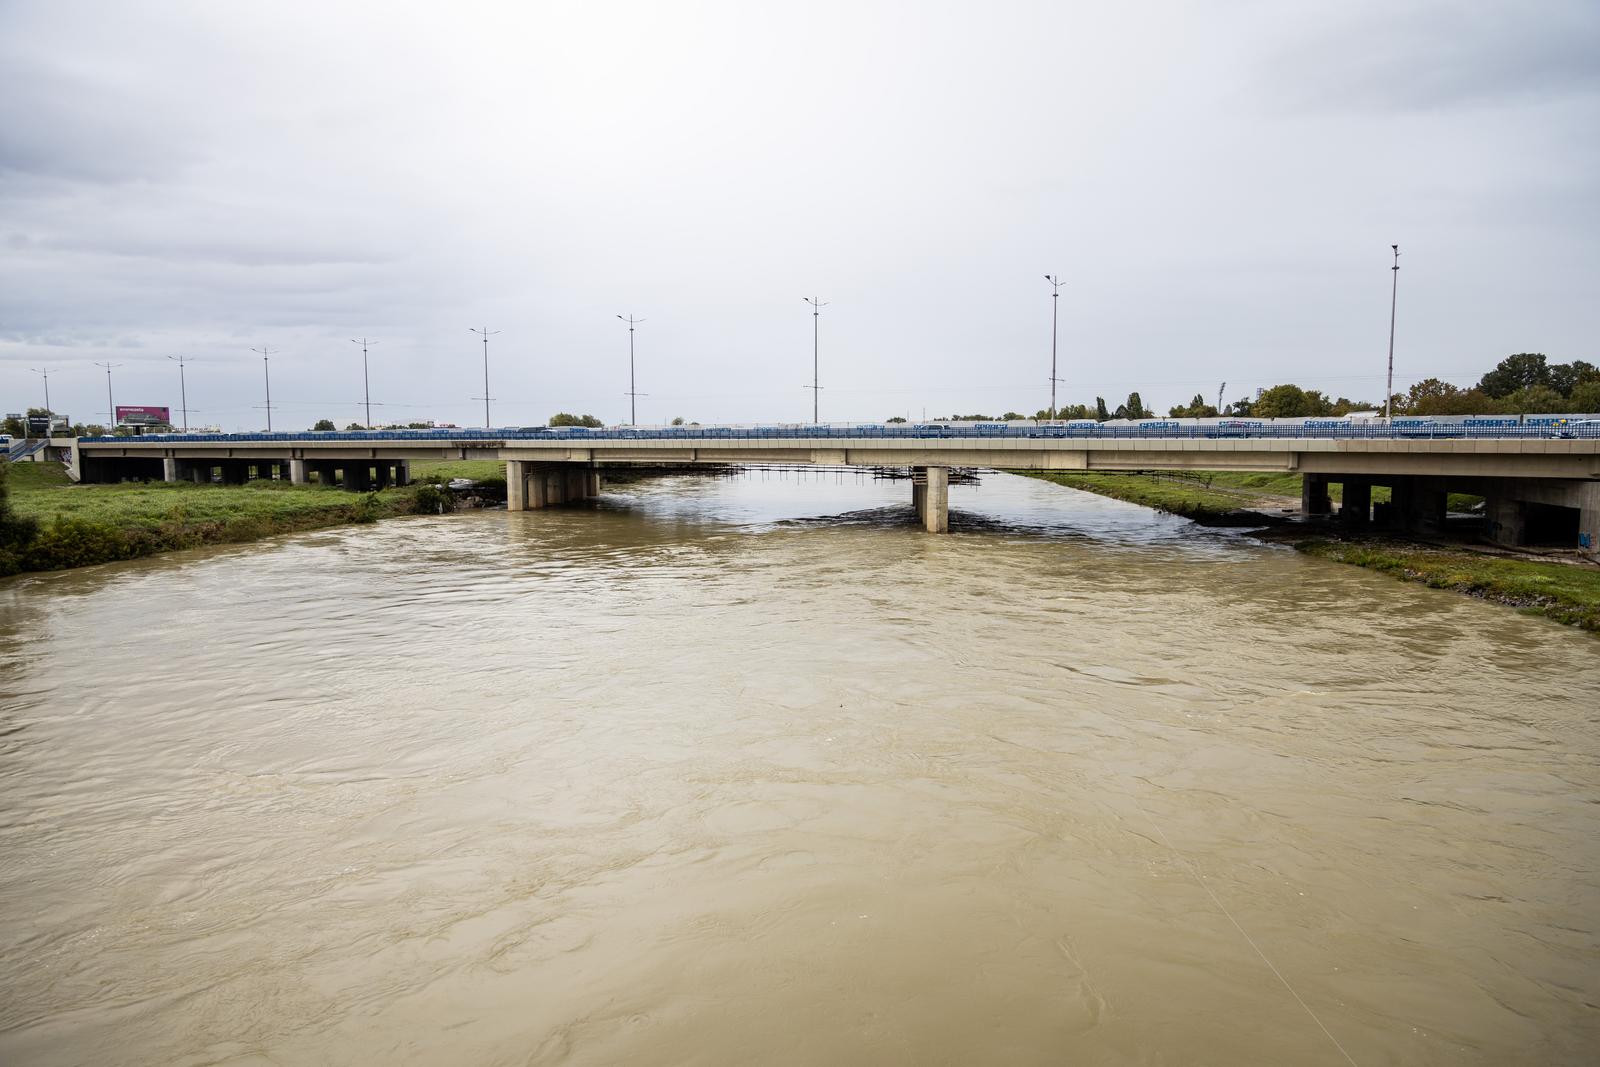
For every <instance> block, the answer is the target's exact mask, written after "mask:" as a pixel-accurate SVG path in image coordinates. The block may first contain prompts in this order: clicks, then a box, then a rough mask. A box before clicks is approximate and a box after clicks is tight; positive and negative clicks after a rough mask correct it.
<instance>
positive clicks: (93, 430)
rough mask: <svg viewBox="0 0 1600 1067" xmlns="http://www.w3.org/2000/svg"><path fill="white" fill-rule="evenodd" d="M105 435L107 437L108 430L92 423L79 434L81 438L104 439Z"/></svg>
mask: <svg viewBox="0 0 1600 1067" xmlns="http://www.w3.org/2000/svg"><path fill="white" fill-rule="evenodd" d="M105 435H106V428H105V427H104V426H101V425H100V424H99V423H98V422H91V423H90V424H89V425H87V426H85V427H84V428H83V433H81V434H79V435H78V436H79V437H104V436H105Z"/></svg>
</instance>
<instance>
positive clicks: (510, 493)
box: [506, 459, 528, 511]
mask: <svg viewBox="0 0 1600 1067" xmlns="http://www.w3.org/2000/svg"><path fill="white" fill-rule="evenodd" d="M506 510H507V511H527V510H528V465H527V464H526V463H524V462H523V461H522V460H520V459H508V460H506Z"/></svg>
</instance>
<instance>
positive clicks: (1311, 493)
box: [1300, 474, 1333, 519]
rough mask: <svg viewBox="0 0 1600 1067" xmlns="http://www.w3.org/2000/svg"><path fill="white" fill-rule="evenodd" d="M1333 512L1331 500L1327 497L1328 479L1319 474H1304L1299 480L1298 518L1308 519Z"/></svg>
mask: <svg viewBox="0 0 1600 1067" xmlns="http://www.w3.org/2000/svg"><path fill="white" fill-rule="evenodd" d="M1332 510H1333V500H1332V499H1331V498H1330V497H1329V496H1328V479H1327V478H1326V477H1325V476H1323V475H1321V474H1306V475H1302V476H1301V478H1300V517H1301V518H1302V519H1309V518H1311V517H1313V516H1315V515H1326V514H1328V513H1329V512H1331V511H1332Z"/></svg>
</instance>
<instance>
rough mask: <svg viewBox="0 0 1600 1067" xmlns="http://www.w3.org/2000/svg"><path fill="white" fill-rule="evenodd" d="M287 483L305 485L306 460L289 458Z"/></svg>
mask: <svg viewBox="0 0 1600 1067" xmlns="http://www.w3.org/2000/svg"><path fill="white" fill-rule="evenodd" d="M289 484H290V485H305V484H306V461H305V460H303V459H291V460H290V461H289Z"/></svg>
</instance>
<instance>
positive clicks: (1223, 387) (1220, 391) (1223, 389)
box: [1217, 382, 1228, 416]
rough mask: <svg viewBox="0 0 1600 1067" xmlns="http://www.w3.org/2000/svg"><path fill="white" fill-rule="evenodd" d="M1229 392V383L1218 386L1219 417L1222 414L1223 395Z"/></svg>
mask: <svg viewBox="0 0 1600 1067" xmlns="http://www.w3.org/2000/svg"><path fill="white" fill-rule="evenodd" d="M1227 391H1228V383H1227V382H1223V383H1222V384H1221V385H1219V386H1217V414H1218V415H1219V416H1220V415H1221V414H1222V394H1223V393H1226V392H1227Z"/></svg>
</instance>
